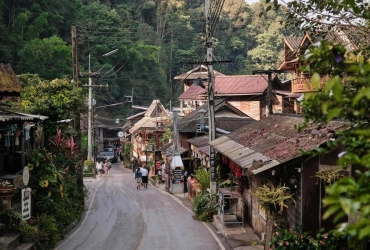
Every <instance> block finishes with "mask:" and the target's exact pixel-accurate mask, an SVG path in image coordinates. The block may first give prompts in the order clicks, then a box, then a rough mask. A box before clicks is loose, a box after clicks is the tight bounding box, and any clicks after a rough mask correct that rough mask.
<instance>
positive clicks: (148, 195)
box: [55, 162, 225, 250]
mask: <svg viewBox="0 0 370 250" xmlns="http://www.w3.org/2000/svg"><path fill="white" fill-rule="evenodd" d="M84 182H85V185H86V187H87V188H88V191H89V193H88V197H87V199H86V205H85V207H86V211H85V213H84V214H83V216H82V218H81V220H80V222H79V224H78V225H77V226H76V227H75V228H74V229H73V230H72V231H71V232H70V233H69V234H68V235H67V236H66V237H65V238H64V240H63V241H61V242H60V243H59V244H58V245H57V247H56V248H55V249H58V250H72V249H81V250H82V249H83V250H86V249H89V250H90V249H91V250H94V249H97V250H136V249H138V250H156V249H161V250H165V249H169V250H172V249H176V250H181V249H186V250H208V249H210V250H218V249H225V248H224V247H223V246H222V244H221V242H220V241H219V240H218V238H217V236H216V235H215V233H214V232H212V230H211V229H210V228H209V227H208V226H207V224H205V223H201V222H199V221H196V220H194V219H193V217H192V213H191V212H189V211H188V210H187V209H186V208H185V207H184V206H183V205H182V203H181V202H179V201H178V199H177V198H176V197H174V196H173V195H170V194H168V193H166V192H164V191H161V190H159V189H157V188H155V187H153V186H152V185H150V184H149V185H148V188H147V189H144V188H141V189H140V190H137V189H136V183H135V179H134V174H133V173H132V171H131V170H129V169H124V168H123V167H122V166H121V165H120V162H118V163H115V164H113V168H112V170H111V174H110V176H102V177H97V179H96V180H95V179H85V181H84Z"/></svg>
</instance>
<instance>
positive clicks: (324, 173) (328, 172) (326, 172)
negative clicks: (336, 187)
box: [315, 167, 345, 186]
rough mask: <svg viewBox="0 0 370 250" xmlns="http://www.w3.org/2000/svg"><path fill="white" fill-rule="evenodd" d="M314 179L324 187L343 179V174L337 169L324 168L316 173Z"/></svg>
mask: <svg viewBox="0 0 370 250" xmlns="http://www.w3.org/2000/svg"><path fill="white" fill-rule="evenodd" d="M315 176H316V177H318V178H319V179H320V180H322V181H323V182H324V185H328V186H330V185H332V184H333V183H334V182H335V181H337V180H339V179H340V178H343V177H345V172H344V171H343V170H342V169H338V168H334V167H331V168H325V169H321V170H319V171H317V172H316V175H315Z"/></svg>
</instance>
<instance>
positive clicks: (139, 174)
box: [135, 167, 142, 189]
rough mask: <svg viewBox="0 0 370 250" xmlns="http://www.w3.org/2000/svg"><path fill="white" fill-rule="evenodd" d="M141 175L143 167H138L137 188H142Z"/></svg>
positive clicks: (136, 174)
mask: <svg viewBox="0 0 370 250" xmlns="http://www.w3.org/2000/svg"><path fill="white" fill-rule="evenodd" d="M141 177H142V172H141V168H140V167H138V168H137V169H136V170H135V180H136V189H140V186H141Z"/></svg>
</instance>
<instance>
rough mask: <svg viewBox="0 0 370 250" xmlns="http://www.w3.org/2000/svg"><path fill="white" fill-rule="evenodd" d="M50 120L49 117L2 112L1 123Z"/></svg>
mask: <svg viewBox="0 0 370 250" xmlns="http://www.w3.org/2000/svg"><path fill="white" fill-rule="evenodd" d="M45 119H48V117H47V116H43V115H32V114H25V113H19V112H11V111H7V110H0V121H2V122H6V121H37V120H42V121H43V120H45Z"/></svg>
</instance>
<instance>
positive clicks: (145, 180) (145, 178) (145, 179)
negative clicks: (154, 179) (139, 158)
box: [141, 165, 149, 188]
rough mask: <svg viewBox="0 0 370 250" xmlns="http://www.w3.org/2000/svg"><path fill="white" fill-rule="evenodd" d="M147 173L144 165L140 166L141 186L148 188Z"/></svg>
mask: <svg viewBox="0 0 370 250" xmlns="http://www.w3.org/2000/svg"><path fill="white" fill-rule="evenodd" d="M148 175H149V172H148V170H147V169H146V166H145V165H144V166H143V167H142V168H141V179H142V181H143V186H144V188H148Z"/></svg>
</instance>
